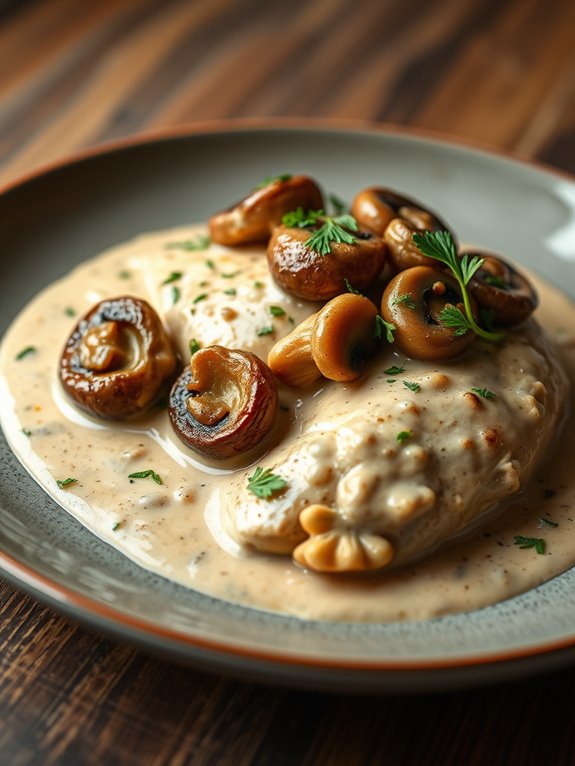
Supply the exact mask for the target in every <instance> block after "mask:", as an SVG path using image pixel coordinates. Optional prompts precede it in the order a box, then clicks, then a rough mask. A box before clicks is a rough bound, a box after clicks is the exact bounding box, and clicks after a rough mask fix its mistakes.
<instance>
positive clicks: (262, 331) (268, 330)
mask: <svg viewBox="0 0 575 766" xmlns="http://www.w3.org/2000/svg"><path fill="white" fill-rule="evenodd" d="M273 331H274V328H273V325H271V324H269V325H266V327H260V329H259V330H258V331H257V333H256V335H257V336H258V338H261V337H263V336H264V335H271V334H272V333H273Z"/></svg>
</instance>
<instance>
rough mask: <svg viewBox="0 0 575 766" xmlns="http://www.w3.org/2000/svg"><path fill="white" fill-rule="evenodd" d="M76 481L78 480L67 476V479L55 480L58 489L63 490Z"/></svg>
mask: <svg viewBox="0 0 575 766" xmlns="http://www.w3.org/2000/svg"><path fill="white" fill-rule="evenodd" d="M77 481H78V479H73V478H72V477H71V476H68V478H67V479H56V484H57V485H58V486H59V487H60V489H65V488H66V487H69V486H70V484H75V483H76V482H77Z"/></svg>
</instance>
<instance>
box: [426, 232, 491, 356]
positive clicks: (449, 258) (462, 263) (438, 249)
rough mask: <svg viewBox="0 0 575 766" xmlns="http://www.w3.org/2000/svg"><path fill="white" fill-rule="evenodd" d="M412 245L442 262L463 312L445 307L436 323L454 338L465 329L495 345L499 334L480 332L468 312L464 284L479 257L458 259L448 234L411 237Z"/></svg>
mask: <svg viewBox="0 0 575 766" xmlns="http://www.w3.org/2000/svg"><path fill="white" fill-rule="evenodd" d="M413 242H414V244H415V246H416V247H417V248H418V250H420V251H421V252H422V253H423V255H427V256H428V258H434V259H435V260H436V261H440V262H441V263H444V264H445V265H446V266H447V267H448V268H449V269H450V271H451V273H452V274H453V276H454V277H455V279H456V280H457V282H458V284H459V287H460V289H461V296H462V298H463V306H464V312H463V311H461V310H460V309H458V308H457V306H446V307H445V308H444V309H443V310H442V311H441V312H440V314H439V321H440V322H441V323H442V324H444V325H445V326H446V327H452V328H454V329H455V334H456V335H464V334H465V333H466V332H467V331H468V330H471V332H473V333H475V334H476V335H478V336H479V337H480V338H484V339H485V340H489V341H491V342H492V343H497V342H499V341H500V340H503V338H504V337H505V335H504V333H502V332H491V331H489V330H484V329H483V328H482V327H480V326H479V325H478V324H477V322H476V321H475V319H474V317H473V314H472V312H471V302H470V299H469V292H468V290H467V285H468V284H469V282H470V280H471V278H472V277H473V275H474V274H475V272H476V271H477V270H478V269H480V268H481V266H482V265H483V258H480V257H479V256H477V255H474V256H473V257H472V258H469V255H467V254H465V255H463V256H462V257H461V258H460V257H459V256H458V255H457V249H456V247H455V243H454V241H453V238H452V236H451V234H450V233H449V232H448V231H424V232H416V233H415V234H414V235H413Z"/></svg>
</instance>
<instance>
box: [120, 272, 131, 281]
mask: <svg viewBox="0 0 575 766" xmlns="http://www.w3.org/2000/svg"><path fill="white" fill-rule="evenodd" d="M131 276H132V274H131V272H129V271H119V272H118V277H119V278H120V279H130V277H131Z"/></svg>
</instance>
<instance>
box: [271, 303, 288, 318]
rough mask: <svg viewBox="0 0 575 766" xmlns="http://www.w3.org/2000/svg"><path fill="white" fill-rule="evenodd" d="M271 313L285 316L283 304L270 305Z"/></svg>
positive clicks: (276, 315) (275, 315)
mask: <svg viewBox="0 0 575 766" xmlns="http://www.w3.org/2000/svg"><path fill="white" fill-rule="evenodd" d="M269 311H270V314H271V315H272V316H273V317H283V316H285V311H284V310H283V309H282V307H281V306H270V309H269Z"/></svg>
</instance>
